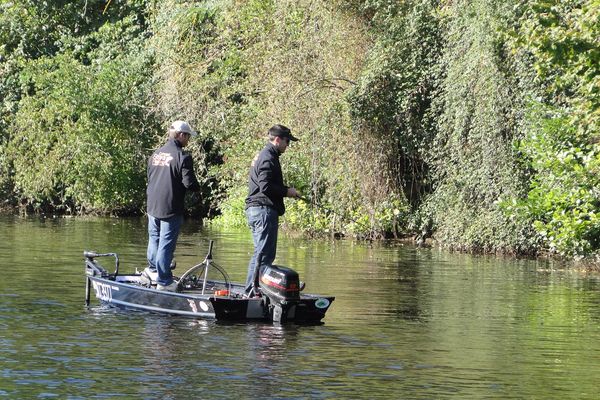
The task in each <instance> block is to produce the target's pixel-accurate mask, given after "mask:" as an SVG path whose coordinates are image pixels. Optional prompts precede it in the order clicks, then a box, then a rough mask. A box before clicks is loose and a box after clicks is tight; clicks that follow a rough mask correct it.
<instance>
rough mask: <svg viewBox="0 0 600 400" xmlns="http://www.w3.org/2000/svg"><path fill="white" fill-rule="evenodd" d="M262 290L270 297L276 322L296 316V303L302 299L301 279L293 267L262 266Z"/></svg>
mask: <svg viewBox="0 0 600 400" xmlns="http://www.w3.org/2000/svg"><path fill="white" fill-rule="evenodd" d="M259 287H260V291H261V292H262V293H263V295H264V296H266V297H267V298H268V299H269V312H270V313H272V314H273V321H274V322H285V321H286V320H287V319H288V318H294V314H295V311H296V304H297V303H298V301H299V300H300V279H299V277H298V273H297V272H296V271H294V270H293V269H290V268H286V267H282V266H279V265H267V266H265V267H263V268H262V271H261V273H260V279H259Z"/></svg>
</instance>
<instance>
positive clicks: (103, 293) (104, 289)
mask: <svg viewBox="0 0 600 400" xmlns="http://www.w3.org/2000/svg"><path fill="white" fill-rule="evenodd" d="M92 284H93V285H94V290H95V291H96V297H97V298H99V299H100V300H104V301H109V302H110V301H112V291H113V290H117V291H118V290H119V288H118V287H117V286H112V285H109V284H106V283H100V282H96V281H93V282H92Z"/></svg>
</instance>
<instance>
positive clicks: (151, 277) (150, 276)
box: [140, 267, 158, 285]
mask: <svg viewBox="0 0 600 400" xmlns="http://www.w3.org/2000/svg"><path fill="white" fill-rule="evenodd" d="M157 279H158V271H152V270H151V269H150V267H146V268H145V269H144V270H143V271H142V274H141V275H140V280H141V281H142V283H144V284H148V285H154V284H156V280H157Z"/></svg>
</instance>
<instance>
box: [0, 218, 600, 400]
mask: <svg viewBox="0 0 600 400" xmlns="http://www.w3.org/2000/svg"><path fill="white" fill-rule="evenodd" d="M145 226H146V225H145V220H144V219H137V218H134V219H109V218H89V219H88V218H81V219H68V218H67V219H65V218H57V219H52V218H26V219H23V218H16V217H0V270H1V272H2V279H1V280H0V397H4V398H10V399H29V398H32V399H35V398H60V399H89V398H93V399H104V398H111V399H112V398H143V399H191V398H197V399H205V398H224V399H225V398H227V399H229V398H240V399H254V398H269V399H306V398H314V399H342V398H349V399H350V398H365V399H375V398H428V399H443V398H461V399H462V398H473V399H482V398H498V399H509V398H514V399H523V398H531V399H548V398H557V399H558V398H560V399H565V398H571V399H586V398H589V399H591V398H598V397H597V390H598V387H600V277H599V276H598V275H594V274H585V273H582V272H580V271H573V270H569V269H564V268H562V269H561V268H559V267H557V266H556V265H552V264H549V263H547V262H542V261H523V260H514V259H502V258H495V257H482V256H480V257H475V256H469V255H461V254H451V253H447V252H444V251H441V250H437V249H418V248H415V247H412V246H409V245H404V244H399V243H364V242H353V241H345V240H342V241H329V240H305V239H301V238H297V237H286V236H285V235H282V237H281V238H280V241H279V247H278V255H277V262H278V263H279V264H282V265H287V266H290V267H292V268H294V269H296V270H297V271H298V272H299V273H300V276H301V279H302V280H304V281H305V282H306V284H307V288H306V289H305V290H306V291H307V292H309V293H321V294H332V295H334V296H336V300H335V301H334V302H333V304H332V307H331V308H330V310H329V312H328V314H327V316H326V317H325V319H324V320H323V322H324V323H323V324H322V325H318V326H296V325H283V326H277V325H272V324H262V323H251V324H223V323H218V322H216V321H198V320H192V319H187V318H182V317H169V316H163V315H157V314H150V313H142V312H135V311H120V310H115V309H111V308H106V307H104V306H101V305H100V304H99V303H98V302H97V301H95V299H94V300H93V301H92V304H91V306H90V307H89V308H86V307H85V305H84V297H85V285H84V282H85V280H84V268H83V257H82V251H83V250H95V251H100V252H109V251H114V252H117V253H119V256H120V259H121V271H123V272H127V271H133V270H134V269H135V267H137V266H142V265H143V264H144V258H145V257H144V254H145V247H146V227H145ZM209 238H210V239H213V240H214V241H215V260H216V261H217V262H218V263H219V264H220V265H222V266H225V267H226V268H227V270H228V272H229V274H230V276H231V278H232V280H234V281H241V280H243V279H244V278H245V271H246V265H247V261H248V259H249V257H250V252H251V251H252V245H251V238H250V235H249V233H248V232H247V231H246V230H240V231H231V230H216V229H210V228H203V227H200V226H199V225H198V224H197V223H196V222H195V221H191V220H188V221H186V223H185V225H184V228H183V231H182V233H181V235H180V240H179V245H178V248H177V251H176V258H177V263H178V267H177V270H176V272H179V273H182V272H183V271H184V270H185V266H188V265H193V263H197V262H199V261H201V260H202V259H203V258H204V255H205V252H206V249H207V246H208V242H207V240H208V239H209Z"/></svg>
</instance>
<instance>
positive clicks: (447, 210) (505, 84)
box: [426, 0, 531, 252]
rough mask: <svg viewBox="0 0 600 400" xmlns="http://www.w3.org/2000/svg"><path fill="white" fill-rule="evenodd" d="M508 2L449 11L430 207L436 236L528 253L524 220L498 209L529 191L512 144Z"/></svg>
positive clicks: (515, 111)
mask: <svg viewBox="0 0 600 400" xmlns="http://www.w3.org/2000/svg"><path fill="white" fill-rule="evenodd" d="M512 10H513V6H512V5H511V4H510V2H509V3H506V2H502V3H497V2H490V1H486V0H478V1H458V2H454V3H452V4H451V5H447V6H446V7H445V8H444V10H443V11H444V24H445V26H446V35H447V39H446V43H445V46H444V50H443V53H444V54H443V59H442V67H443V70H444V73H443V75H442V76H440V78H441V79H440V84H439V91H438V92H437V93H436V95H435V98H434V102H433V108H434V110H435V111H434V114H435V115H436V117H435V118H436V125H437V127H436V129H437V132H436V136H435V138H434V140H433V142H432V146H431V150H430V151H429V157H428V161H429V163H430V164H431V168H432V180H433V181H434V182H435V183H434V190H433V193H432V194H431V196H430V197H429V198H428V200H427V203H426V209H427V210H429V211H430V212H431V217H432V218H433V222H434V226H435V228H436V233H435V237H436V238H437V239H439V240H441V241H442V242H444V243H446V244H448V245H451V246H453V247H458V248H466V249H479V250H484V251H511V252H523V251H527V250H529V249H530V246H531V243H530V242H529V241H528V240H527V237H528V234H527V231H528V226H527V224H526V223H521V224H518V223H511V222H510V221H509V219H508V217H507V216H505V215H504V214H503V212H502V210H501V208H500V207H499V201H501V200H502V199H503V198H505V197H511V196H519V195H520V194H521V193H524V192H525V190H526V185H525V178H524V176H523V174H522V173H521V171H520V169H519V168H518V163H517V161H518V158H517V154H516V153H515V151H514V150H513V148H512V140H513V139H514V138H518V137H519V134H520V133H519V120H520V115H519V109H520V107H521V104H522V98H521V97H520V96H521V93H519V92H518V91H513V90H511V89H512V88H514V87H517V86H518V81H516V80H515V79H514V77H513V75H514V72H513V71H512V66H511V64H510V63H509V62H508V60H507V58H506V55H505V54H506V53H505V49H504V44H503V36H502V32H503V31H504V30H506V29H507V26H508V25H509V24H510V21H511V20H513V19H514V17H513V15H512Z"/></svg>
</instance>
